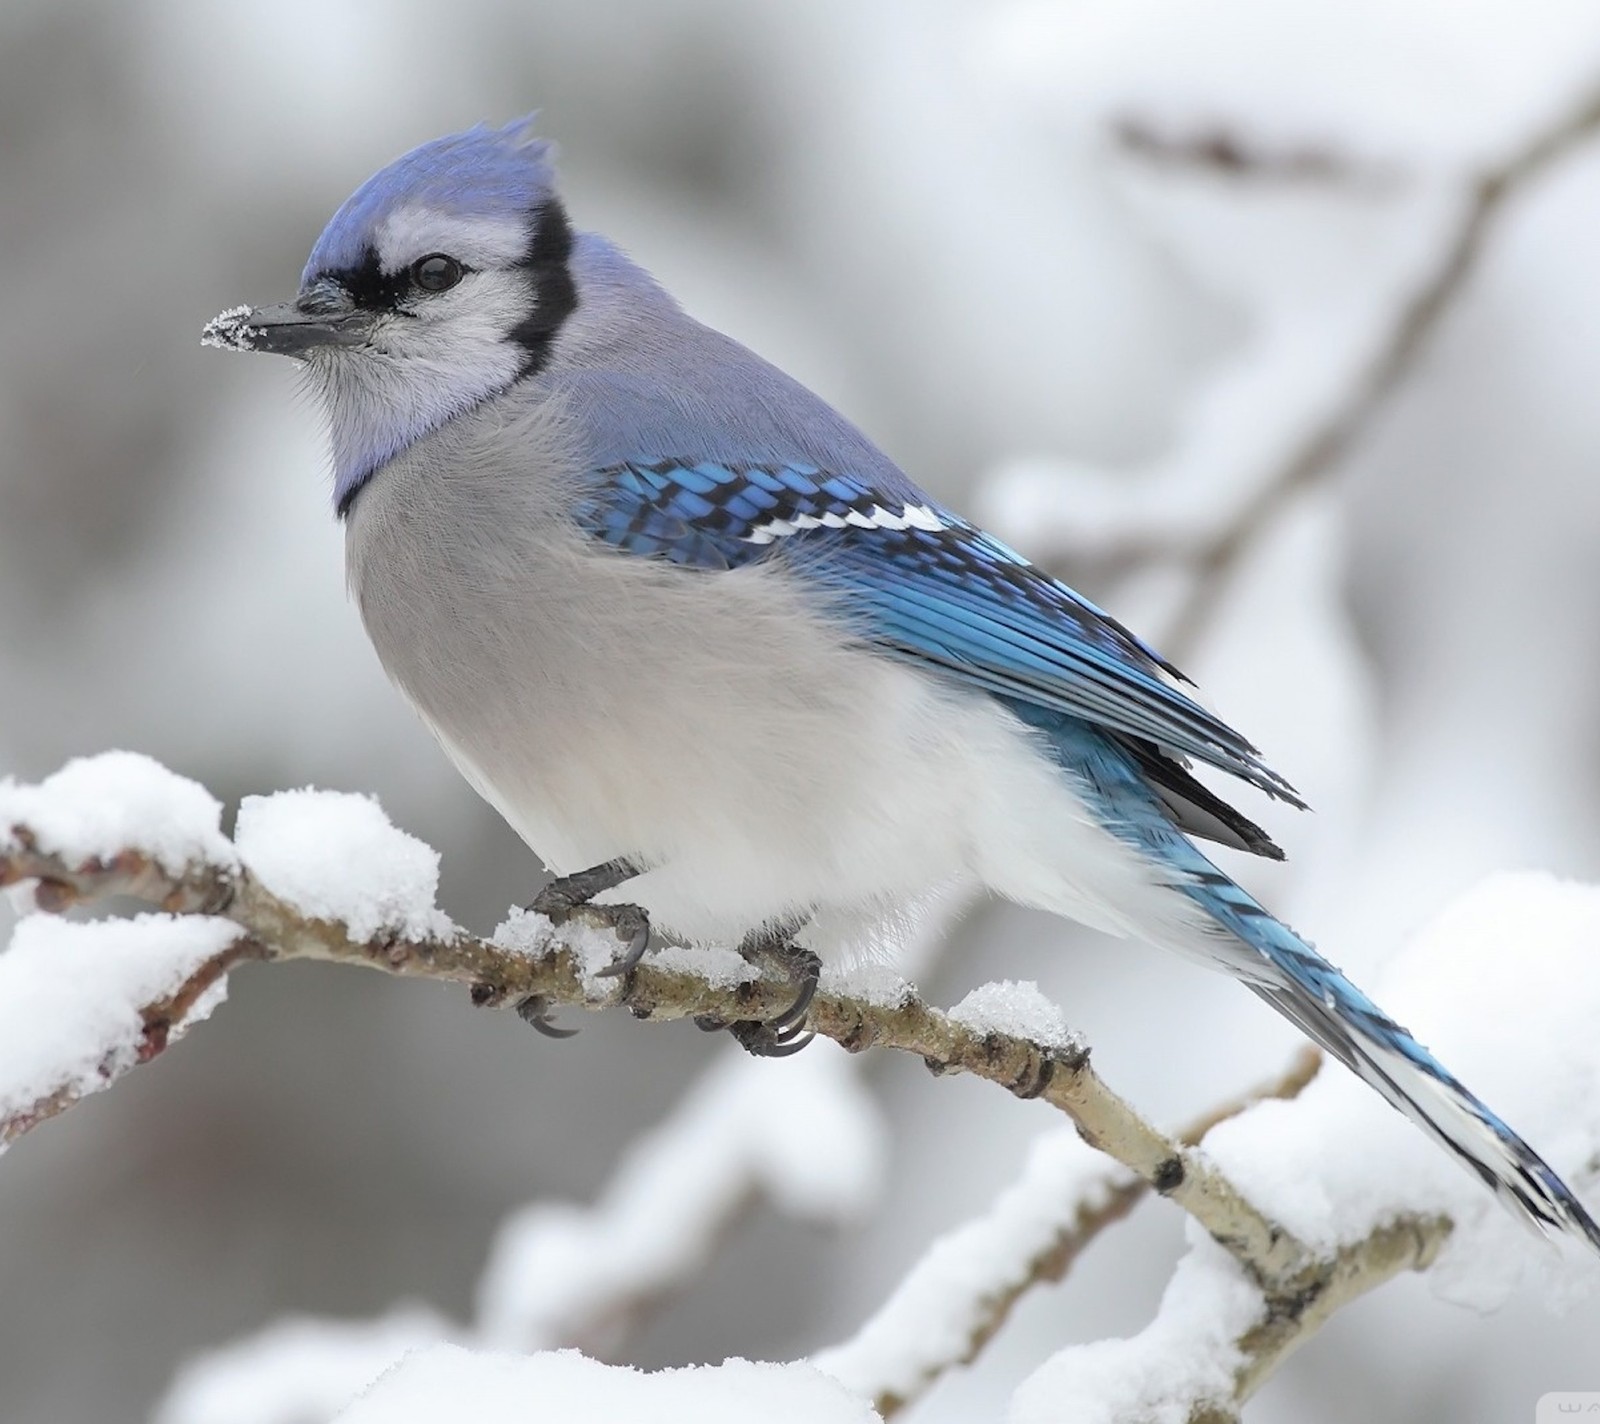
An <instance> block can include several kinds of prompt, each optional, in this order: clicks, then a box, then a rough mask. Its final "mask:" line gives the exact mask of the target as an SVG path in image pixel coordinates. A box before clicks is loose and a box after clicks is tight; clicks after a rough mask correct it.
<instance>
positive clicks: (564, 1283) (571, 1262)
mask: <svg viewBox="0 0 1600 1424" xmlns="http://www.w3.org/2000/svg"><path fill="white" fill-rule="evenodd" d="M770 1066H771V1065H767V1064H762V1063H759V1062H756V1061H753V1060H751V1059H748V1058H746V1057H745V1056H744V1055H743V1054H739V1055H737V1056H735V1055H733V1054H729V1055H728V1056H727V1057H725V1058H724V1059H722V1060H721V1061H720V1062H719V1063H718V1064H717V1065H716V1066H715V1067H713V1068H712V1069H711V1070H710V1071H709V1072H708V1073H707V1074H706V1075H705V1077H704V1078H702V1079H701V1080H700V1082H699V1083H698V1084H697V1085H696V1086H695V1087H694V1088H693V1089H692V1090H691V1091H690V1092H689V1094H688V1095H687V1096H686V1097H685V1098H684V1100H683V1102H682V1103H680V1104H679V1106H678V1107H677V1108H676V1109H675V1110H674V1112H673V1114H672V1116H671V1117H670V1118H668V1119H667V1121H666V1122H664V1123H662V1124H661V1126H660V1127H658V1128H656V1129H655V1131H653V1132H652V1133H650V1134H649V1135H648V1136H646V1137H644V1138H642V1139H641V1140H640V1141H638V1142H637V1143H635V1144H634V1146H633V1148H632V1150H631V1151H630V1152H629V1154H628V1156H627V1157H626V1158H625V1159H624V1161H623V1162H622V1164H621V1165H620V1166H619V1168H618V1169H617V1171H616V1173H615V1175H614V1176H613V1177H612V1179H611V1181H610V1183H609V1184H608V1185H607V1187H606V1189H605V1191H604V1193H603V1194H602V1195H601V1197H600V1199H599V1200H598V1201H597V1202H596V1203H595V1205H594V1206H593V1207H589V1208H583V1207H576V1206H568V1205H565V1204H551V1203H537V1204H535V1205H532V1206H529V1207H525V1208H524V1209H523V1210H521V1211H520V1212H517V1213H516V1214H514V1215H513V1216H511V1217H510V1218H508V1219H507V1221H506V1222H505V1224H504V1225H503V1226H502V1227H501V1229H500V1235H499V1239H498V1240H497V1241H496V1243H495V1245H494V1248H493V1250H492V1251H491V1253H490V1258H489V1263H488V1265H487V1267H486V1268H485V1271H484V1275H483V1280H482V1282H481V1284H480V1286H479V1291H478V1313H479V1324H480V1329H481V1331H482V1333H483V1338H484V1339H485V1340H487V1341H489V1342H490V1343H491V1344H494V1345H497V1346H505V1347H507V1348H519V1349H539V1348H547V1347H549V1346H551V1345H556V1344H562V1343H566V1342H569V1341H571V1340H574V1339H579V1338H585V1339H586V1338H587V1337H588V1335H589V1333H590V1332H591V1331H593V1330H594V1329H595V1328H596V1327H597V1326H604V1325H606V1324H608V1323H610V1322H611V1321H612V1320H613V1319H614V1317H615V1315H616V1313H617V1310H618V1307H619V1305H622V1304H625V1303H627V1302H630V1301H638V1300H648V1299H650V1298H652V1297H653V1296H655V1295H657V1294H659V1293H660V1292H662V1291H663V1290H665V1289H666V1288H668V1287H670V1286H671V1285H673V1284H674V1283H676V1282H678V1281H680V1280H682V1279H683V1278H684V1277H685V1276H687V1275H689V1274H691V1273H693V1272H695V1271H697V1270H699V1269H700V1268H701V1266H702V1265H703V1264H704V1263H705V1262H706V1261H708V1260H709V1259H710V1258H711V1256H712V1255H713V1253H714V1251H715V1248H716V1245H717V1243H718V1242H719V1241H720V1240H721V1237H722V1234H723V1232H724V1231H725V1229H726V1227H727V1224H728V1222H729V1221H730V1220H731V1219H732V1218H733V1217H734V1216H735V1215H736V1214H737V1213H738V1211H739V1210H740V1208H741V1206H742V1204H743V1203H745V1202H747V1201H748V1200H750V1199H751V1197H752V1196H760V1197H762V1198H765V1199H767V1200H770V1201H772V1202H774V1203H776V1204H777V1205H778V1206H779V1207H780V1208H783V1209H786V1210H788V1211H789V1212H791V1213H792V1214H794V1215H796V1216H800V1217H803V1218H807V1219H810V1220H814V1221H822V1222H826V1223H829V1224H837V1223H842V1222H847V1221H850V1220H853V1219H855V1218H856V1217H858V1216H859V1214H860V1213H861V1212H862V1211H864V1210H865V1209H866V1208H867V1207H869V1206H870V1205H871V1204H872V1203H873V1202H874V1201H875V1200H876V1199H877V1197H878V1194H879V1191H880V1189H881V1186H882V1179H883V1173H884V1166H885V1163H884V1140H885V1134H884V1128H883V1124H882V1121H881V1119H880V1117H879V1113H878V1108H877V1104H876V1103H875V1102H874V1100H873V1098H872V1096H871V1094H870V1093H869V1092H868V1091H867V1090H866V1088H864V1087H863V1086H862V1084H861V1081H860V1078H859V1076H858V1075H857V1074H856V1073H855V1072H854V1065H853V1063H852V1061H851V1059H850V1058H849V1056H848V1055H847V1054H846V1053H844V1051H843V1050H841V1049H836V1048H834V1047H833V1045H831V1044H824V1043H816V1044H813V1045H812V1046H811V1048H809V1049H807V1051H806V1053H805V1054H804V1055H802V1056H801V1057H800V1058H797V1059H795V1060H793V1061H792V1062H787V1063H785V1064H784V1065H783V1071H781V1072H769V1071H764V1070H765V1069H767V1068H769V1067H770ZM664 1222H670V1223H671V1228H670V1229H669V1230H663V1229H662V1224H663V1223H664Z"/></svg>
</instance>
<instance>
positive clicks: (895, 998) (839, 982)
mask: <svg viewBox="0 0 1600 1424" xmlns="http://www.w3.org/2000/svg"><path fill="white" fill-rule="evenodd" d="M822 985H823V987H824V988H826V989H827V990H829V991H830V992H831V993H835V994H843V995H847V996H848V997H850V998H852V999H859V1000H860V1001H861V1002H862V1003H864V1004H869V1005H871V1006H872V1007H873V1008H876V1009H898V1008H899V1007H900V1006H901V1005H902V1004H904V1003H906V1002H907V1001H908V1000H909V999H910V998H911V997H912V996H913V995H914V994H915V993H916V989H915V987H914V986H913V985H911V984H909V983H907V982H906V981H905V980H904V979H902V978H901V977H900V975H899V974H897V973H896V972H895V971H894V970H893V969H891V968H890V967H889V966H888V965H887V964H874V963H871V962H862V963H858V964H851V965H839V966H836V965H832V964H824V965H823V966H822Z"/></svg>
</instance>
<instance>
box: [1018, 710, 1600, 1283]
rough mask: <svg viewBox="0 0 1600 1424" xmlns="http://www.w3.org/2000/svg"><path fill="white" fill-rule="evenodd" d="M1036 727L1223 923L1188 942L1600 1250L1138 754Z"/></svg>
mask: <svg viewBox="0 0 1600 1424" xmlns="http://www.w3.org/2000/svg"><path fill="white" fill-rule="evenodd" d="M1028 720H1030V721H1032V722H1034V725H1036V726H1039V725H1041V722H1042V719H1039V718H1037V717H1036V716H1030V717H1029V718H1028ZM1042 729H1043V730H1045V731H1046V732H1047V734H1048V735H1049V736H1050V739H1051V741H1052V743H1053V744H1054V746H1055V749H1056V752H1057V756H1058V758H1059V760H1060V761H1061V764H1062V765H1063V766H1064V767H1065V768H1066V769H1067V770H1068V771H1069V772H1070V773H1071V774H1072V775H1073V777H1074V779H1075V780H1077V781H1078V782H1079V784H1080V785H1081V787H1082V788H1083V790H1084V793H1085V795H1086V796H1087V797H1088V799H1089V801H1090V803H1091V805H1093V806H1094V808H1095V810H1096V811H1097V812H1098V813H1099V814H1100V815H1101V816H1102V817H1103V819H1104V821H1105V822H1106V824H1107V826H1108V827H1109V828H1110V829H1111V830H1112V831H1114V832H1115V833H1116V834H1117V835H1118V836H1119V837H1120V838H1122V839H1123V840H1125V841H1128V842H1129V843H1131V844H1132V845H1134V846H1135V847H1137V848H1138V850H1139V851H1140V852H1141V853H1142V854H1144V855H1145V856H1146V857H1148V858H1149V859H1150V860H1151V861H1152V862H1153V863H1154V865H1156V866H1157V867H1159V868H1160V870H1161V871H1162V872H1163V873H1164V878H1166V879H1167V881H1168V883H1169V884H1170V885H1171V886H1172V888H1173V889H1174V890H1175V891H1176V892H1178V893H1180V894H1182V895H1185V896H1187V897H1188V898H1189V899H1190V900H1192V901H1193V902H1194V903H1195V904H1196V905H1197V906H1198V907H1199V908H1200V909H1201V910H1202V911H1204V913H1205V915H1206V917H1207V918H1208V919H1209V921H1210V923H1211V924H1212V925H1215V926H1216V927H1217V930H1219V931H1221V933H1217V934H1216V935H1215V937H1214V940H1213V938H1212V936H1211V935H1210V934H1204V935H1199V936H1197V937H1196V939H1197V943H1196V944H1193V945H1187V946H1183V947H1184V948H1186V949H1189V950H1191V951H1199V952H1201V953H1203V954H1205V955H1206V957H1207V958H1209V959H1210V960H1211V961H1212V962H1213V963H1216V964H1218V965H1220V966H1221V967H1223V968H1225V969H1227V970H1228V972H1229V973H1231V974H1233V975H1234V976H1235V977H1237V978H1239V979H1242V980H1243V981H1244V982H1245V983H1246V984H1247V985H1248V986H1249V987H1250V988H1251V989H1252V990H1254V991H1255V993H1257V994H1259V995H1260V996H1261V997H1262V998H1263V999H1265V1000H1266V1001H1267V1003H1269V1004H1271V1005H1272V1007H1273V1008H1275V1009H1276V1010H1277V1011H1278V1012H1279V1013H1280V1014H1282V1015H1283V1016H1284V1017H1285V1018H1287V1019H1288V1020H1289V1021H1290V1022H1291V1023H1293V1024H1294V1025H1295V1026H1296V1027H1297V1028H1299V1029H1300V1030H1301V1032H1303V1033H1304V1034H1306V1035H1307V1036H1308V1037H1309V1038H1311V1039H1312V1040H1313V1041H1314V1042H1315V1043H1317V1044H1318V1045H1320V1046H1321V1047H1322V1048H1324V1049H1326V1050H1327V1051H1328V1052H1329V1053H1331V1054H1332V1055H1333V1056H1334V1057H1335V1058H1337V1059H1338V1060H1339V1061H1340V1062H1341V1063H1343V1064H1344V1065H1345V1066H1346V1067H1347V1068H1349V1069H1350V1070H1351V1071H1352V1072H1354V1073H1355V1074H1357V1075H1358V1076H1359V1077H1360V1078H1361V1079H1363V1080H1364V1081H1365V1082H1366V1083H1368V1084H1369V1085H1370V1086H1371V1087H1373V1088H1375V1089H1376V1090H1377V1091H1378V1092H1379V1093H1380V1094H1382V1096H1383V1097H1384V1098H1385V1099H1387V1100H1388V1102H1389V1103H1390V1104H1391V1105H1392V1106H1394V1107H1396V1108H1398V1109H1399V1110H1400V1111H1401V1112H1403V1113H1404V1114H1405V1115H1406V1116H1407V1117H1409V1118H1410V1119H1411V1120H1412V1121H1413V1122H1415V1123H1416V1124H1417V1125H1418V1126H1419V1127H1421V1128H1422V1129H1423V1131H1424V1132H1426V1133H1428V1135H1429V1136H1430V1137H1432V1138H1433V1139H1434V1140H1435V1141H1436V1142H1438V1143H1439V1144H1440V1145H1441V1146H1443V1147H1445V1148H1446V1149H1447V1150H1448V1151H1449V1152H1450V1153H1451V1154H1452V1155H1453V1156H1454V1157H1456V1158H1457V1159H1458V1160H1459V1161H1461V1162H1462V1163H1464V1164H1465V1165H1466V1166H1467V1167H1468V1168H1470V1169H1471V1171H1472V1172H1473V1173H1474V1174H1475V1175H1476V1176H1477V1177H1478V1178H1479V1179H1480V1180H1481V1181H1482V1182H1483V1183H1484V1185H1485V1186H1487V1187H1488V1188H1489V1190H1490V1191H1492V1192H1494V1193H1495V1195H1496V1196H1498V1197H1499V1198H1500V1200H1501V1201H1502V1202H1503V1203H1504V1204H1505V1205H1506V1206H1507V1207H1508V1208H1509V1209H1510V1210H1511V1211H1512V1212H1513V1214H1515V1215H1517V1216H1519V1217H1520V1218H1522V1219H1523V1220H1524V1221H1526V1222H1529V1223H1531V1224H1532V1225H1534V1226H1536V1227H1539V1228H1542V1229H1544V1230H1551V1231H1562V1232H1566V1233H1568V1234H1570V1235H1572V1236H1574V1237H1576V1238H1578V1239H1579V1240H1581V1241H1584V1242H1586V1243H1587V1244H1588V1245H1589V1246H1590V1248H1591V1249H1593V1250H1595V1251H1596V1252H1600V1226H1597V1225H1596V1224H1595V1221H1594V1219H1593V1218H1592V1217H1591V1216H1590V1215H1589V1213H1588V1212H1587V1211H1586V1210H1585V1209H1584V1207H1583V1204H1582V1203H1581V1202H1579V1201H1578V1199H1577V1198H1576V1197H1575V1196H1574V1195H1573V1194H1572V1192H1571V1191H1570V1190H1569V1189H1568V1187H1567V1186H1566V1184H1565V1183H1564V1182H1562V1180H1561V1178H1560V1177H1558V1176H1557V1175H1556V1173H1555V1172H1554V1170H1553V1169H1552V1168H1551V1167H1550V1166H1549V1165H1548V1164H1547V1163H1546V1162H1545V1161H1544V1160H1543V1159H1542V1158H1540V1156H1539V1155H1538V1153H1536V1152H1535V1151H1534V1150H1533V1149H1532V1148H1531V1147H1529V1146H1528V1144H1527V1143H1526V1142H1524V1141H1523V1140H1522V1139H1521V1138H1520V1137H1519V1136H1517V1134H1516V1133H1515V1132H1513V1131H1512V1130H1511V1128H1510V1127H1508V1126H1507V1125H1506V1123H1505V1122H1503V1121H1502V1120H1501V1119H1500V1118H1499V1117H1498V1116H1496V1115H1495V1114H1494V1113H1493V1112H1491V1111H1490V1110H1489V1109H1488V1108H1487V1107H1486V1106H1484V1104H1483V1103H1482V1102H1480V1101H1479V1099H1478V1098H1477V1097H1476V1096H1475V1095H1474V1094H1473V1093H1471V1092H1470V1091H1469V1090H1468V1089H1467V1088H1466V1086H1465V1085H1464V1084H1463V1083H1462V1082H1461V1081H1460V1080H1459V1079H1458V1078H1456V1077H1455V1075H1454V1074H1452V1073H1451V1072H1450V1071H1449V1070H1448V1069H1447V1068H1445V1066H1444V1065H1443V1064H1442V1063H1440V1062H1439V1061H1438V1059H1436V1058H1434V1057H1433V1055H1432V1054H1430V1053H1429V1052H1428V1050H1427V1049H1425V1048H1424V1047H1423V1046H1422V1045H1421V1044H1420V1043H1418V1042H1417V1041H1416V1039H1414V1038H1413V1037H1412V1036H1411V1035H1410V1034H1409V1033H1407V1032H1406V1030H1405V1029H1403V1028H1402V1027H1401V1026H1400V1025H1399V1024H1397V1023H1396V1022H1395V1021H1394V1020H1393V1019H1391V1018H1390V1017H1389V1016H1388V1015H1387V1014H1385V1013H1384V1012H1383V1010H1382V1009H1380V1008H1379V1007H1378V1006H1377V1005H1376V1004H1375V1003H1373V1001H1372V1000H1371V999H1369V998H1368V997H1367V996H1366V995H1365V994H1364V993H1362V992H1361V990H1360V989H1358V988H1356V986H1355V985H1354V984H1352V983H1351V982H1350V981H1349V980H1348V979H1346V978H1345V977H1344V975H1343V974H1341V973H1340V972H1339V971H1338V970H1337V969H1335V968H1334V966H1333V965H1331V964H1329V963H1328V961H1327V960H1325V959H1324V958H1322V956H1321V955H1319V954H1318V953H1317V952H1316V951H1315V950H1314V949H1313V948H1312V947H1311V946H1310V945H1309V944H1307V943H1306V942H1305V940H1303V939H1301V938H1300V936H1299V935H1297V934H1295V932H1294V931H1293V930H1291V929H1290V928H1289V927H1288V926H1287V925H1285V924H1283V923H1282V922H1281V921H1279V920H1277V919H1274V918H1273V916H1272V915H1270V914H1268V913H1267V911H1266V910H1264V909H1262V907H1261V906H1260V905H1259V904H1257V903H1256V901H1255V900H1253V899H1252V898H1251V897H1250V896H1249V895H1248V894H1246V893H1245V891H1244V890H1242V889H1241V888H1240V887H1239V886H1238V885H1236V884H1234V882H1233V881H1232V880H1231V879H1229V877H1228V876H1226V875H1224V874H1223V873H1222V872H1221V871H1220V870H1218V869H1217V868H1216V866H1214V865H1213V864H1212V863H1211V862H1210V861H1209V860H1207V859H1206V857H1205V856H1204V855H1202V854H1201V853H1200V851H1199V850H1197V849H1196V848H1195V846H1194V845H1193V844H1192V843H1191V842H1190V841H1189V840H1188V838H1187V837H1186V836H1185V835H1183V833H1182V832H1181V831H1180V830H1179V828H1178V826H1177V824H1175V821H1174V818H1173V814H1172V809H1171V805H1170V801H1169V800H1165V799H1163V798H1160V797H1159V796H1158V794H1157V792H1156V791H1155V790H1153V789H1152V787H1151V785H1150V783H1149V782H1148V781H1147V780H1146V778H1145V776H1144V775H1143V774H1142V773H1141V769H1140V764H1139V759H1138V757H1137V756H1136V755H1134V754H1131V753H1129V752H1127V751H1125V750H1124V749H1123V748H1122V747H1121V746H1120V745H1119V744H1118V743H1116V742H1114V741H1112V740H1110V739H1109V738H1107V737H1106V736H1104V735H1103V734H1101V733H1100V732H1098V731H1095V730H1093V729H1091V728H1089V727H1088V726H1086V725H1085V724H1083V723H1081V722H1078V723H1075V724H1073V723H1069V722H1068V720H1067V719H1061V721H1059V722H1056V723H1055V724H1054V725H1049V724H1046V725H1044V726H1043V728H1042Z"/></svg>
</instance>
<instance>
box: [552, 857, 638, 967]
mask: <svg viewBox="0 0 1600 1424" xmlns="http://www.w3.org/2000/svg"><path fill="white" fill-rule="evenodd" d="M638 873H639V867H638V866H637V865H635V864H634V863H633V862H632V861H631V860H608V861H607V862H606V863H605V864H604V865H596V866H593V867H591V868H590V869H588V870H580V871H578V872H577V873H576V874H574V875H563V876H561V877H560V878H559V879H556V880H552V881H551V882H550V883H549V884H548V885H546V886H545V887H544V889H543V890H541V891H540V892H539V893H538V894H537V895H535V896H534V897H533V903H532V904H530V905H529V906H528V909H530V910H533V911H534V912H536V913H537V914H541V915H543V916H545V917H546V918H547V919H548V920H550V921H551V922H552V923H553V924H558V925H562V924H565V923H566V922H567V921H568V920H570V919H571V918H572V917H573V914H574V912H576V911H578V910H580V909H581V910H582V911H583V918H584V919H585V920H586V921H588V922H589V923H591V924H595V925H602V926H605V927H606V928H608V929H610V930H611V931H613V932H614V933H615V934H616V936H617V938H618V939H620V940H621V941H622V942H623V944H624V945H625V946H626V947H625V948H624V949H623V951H622V953H621V954H620V955H618V956H617V958H616V959H615V960H614V961H613V962H612V963H610V964H608V965H606V967H605V968H604V969H600V970H596V971H595V977H596V978H600V979H620V978H625V977H626V976H627V975H629V974H631V973H632V972H633V971H634V970H635V969H636V968H638V966H639V961H640V960H641V959H643V958H644V954H645V951H646V950H647V949H648V948H649V947H650V917H649V915H647V914H646V913H645V912H644V911H643V910H642V909H640V908H639V906H637V905H596V904H594V903H593V901H594V897H595V896H596V895H600V894H604V893H605V892H606V891H607V890H614V889H616V887H617V886H619V885H621V884H622V883H623V882H624V881H626V880H631V879H633V877H634V876H635V875H637V874H638Z"/></svg>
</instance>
